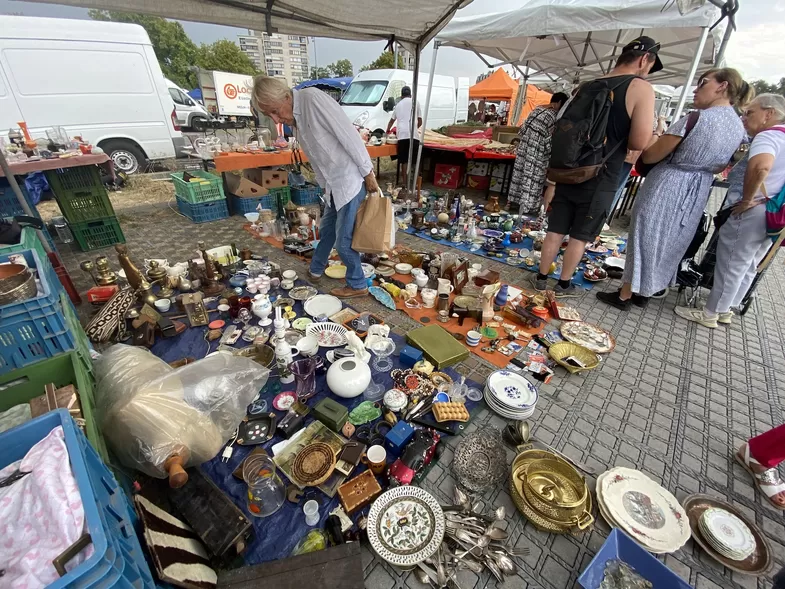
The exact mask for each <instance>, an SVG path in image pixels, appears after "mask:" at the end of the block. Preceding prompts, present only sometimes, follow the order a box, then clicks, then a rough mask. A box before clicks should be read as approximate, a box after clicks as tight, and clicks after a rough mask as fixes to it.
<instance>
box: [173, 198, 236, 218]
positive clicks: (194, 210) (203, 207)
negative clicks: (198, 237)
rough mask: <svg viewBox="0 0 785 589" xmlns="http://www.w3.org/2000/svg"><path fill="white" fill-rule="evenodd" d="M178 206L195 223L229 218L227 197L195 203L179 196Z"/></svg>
mask: <svg viewBox="0 0 785 589" xmlns="http://www.w3.org/2000/svg"><path fill="white" fill-rule="evenodd" d="M177 208H178V210H179V211H180V212H181V213H182V214H183V215H185V216H186V217H188V218H189V219H191V221H193V222H194V223H208V222H210V221H218V220H220V219H227V218H229V207H228V206H227V205H226V199H224V200H214V201H211V202H203V203H201V204H196V205H194V204H191V203H189V202H186V201H184V200H182V199H181V198H178V199H177Z"/></svg>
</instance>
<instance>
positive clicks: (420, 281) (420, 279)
mask: <svg viewBox="0 0 785 589" xmlns="http://www.w3.org/2000/svg"><path fill="white" fill-rule="evenodd" d="M414 283H415V284H416V285H417V286H418V287H420V288H423V287H424V286H425V285H426V284H428V276H426V275H425V274H418V275H416V276H415V277H414Z"/></svg>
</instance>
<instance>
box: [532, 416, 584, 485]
mask: <svg viewBox="0 0 785 589" xmlns="http://www.w3.org/2000/svg"><path fill="white" fill-rule="evenodd" d="M518 432H519V433H520V434H521V439H522V440H523V441H524V443H527V444H528V443H529V442H530V441H531V442H537V443H538V444H540V445H541V446H544V447H545V448H547V449H548V450H550V451H551V452H553V453H554V454H557V455H558V456H559V457H561V458H563V459H564V460H566V461H567V462H569V463H570V464H572V465H573V466H574V467H575V468H577V469H578V470H582V471H583V472H585V473H586V474H589V475H592V476H596V474H597V471H596V470H594V469H593V468H590V467H588V466H586V465H585V464H583V463H582V462H578V461H577V460H573V459H572V458H570V457H569V456H567V455H566V454H564V453H563V452H560V451H559V450H557V449H556V448H554V447H553V446H549V445H548V444H546V443H545V442H542V441H540V440H538V439H537V438H535V437H534V436H533V435H532V434H531V426H530V425H529V422H528V421H519V422H518Z"/></svg>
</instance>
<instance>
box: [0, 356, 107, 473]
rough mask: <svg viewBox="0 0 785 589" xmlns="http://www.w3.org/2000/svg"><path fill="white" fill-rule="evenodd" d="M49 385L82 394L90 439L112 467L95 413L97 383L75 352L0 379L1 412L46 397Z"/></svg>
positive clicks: (83, 411) (6, 374) (15, 371)
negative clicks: (39, 397) (46, 386)
mask: <svg viewBox="0 0 785 589" xmlns="http://www.w3.org/2000/svg"><path fill="white" fill-rule="evenodd" d="M50 382H51V383H54V385H55V387H57V388H60V387H64V386H66V385H69V384H72V385H74V386H75V387H76V390H77V391H79V401H80V402H81V405H82V416H83V417H84V420H85V429H86V430H87V439H88V440H90V442H91V443H92V444H93V447H94V448H95V449H96V451H97V452H98V453H99V454H100V455H101V458H102V459H103V460H104V462H105V463H106V464H109V453H108V452H107V450H106V443H105V442H104V438H103V436H102V435H101V429H100V428H99V426H98V423H97V422H96V420H97V418H98V416H97V415H96V411H95V382H94V381H93V377H92V375H91V374H90V372H88V370H87V368H86V367H85V365H84V363H83V362H82V359H81V358H80V357H79V354H78V353H76V352H66V353H65V354H59V355H57V356H54V357H52V358H49V359H47V360H42V361H41V362H37V363H35V364H30V365H29V366H24V367H23V368H18V369H17V370H14V371H13V372H7V373H5V374H3V375H0V411H6V410H7V409H10V408H11V407H13V406H14V405H19V404H21V403H27V402H28V401H29V400H30V399H33V398H34V397H38V396H40V395H43V394H44V386H45V385H47V384H49V383H50Z"/></svg>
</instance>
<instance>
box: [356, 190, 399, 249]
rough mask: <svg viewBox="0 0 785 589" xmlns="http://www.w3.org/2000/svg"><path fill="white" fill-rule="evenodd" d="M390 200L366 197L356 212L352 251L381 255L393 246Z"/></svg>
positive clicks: (379, 197)
mask: <svg viewBox="0 0 785 589" xmlns="http://www.w3.org/2000/svg"><path fill="white" fill-rule="evenodd" d="M393 222H394V219H393V209H392V200H391V199H389V198H385V197H383V196H380V195H378V194H372V195H370V196H368V197H367V198H366V199H365V200H364V201H363V202H362V203H361V204H360V208H359V210H358V211H357V219H356V220H355V222H354V236H353V237H352V249H353V250H354V251H356V252H360V253H366V254H383V253H384V252H386V251H388V250H390V249H391V247H392V244H393V241H392V240H393V235H392V228H393Z"/></svg>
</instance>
